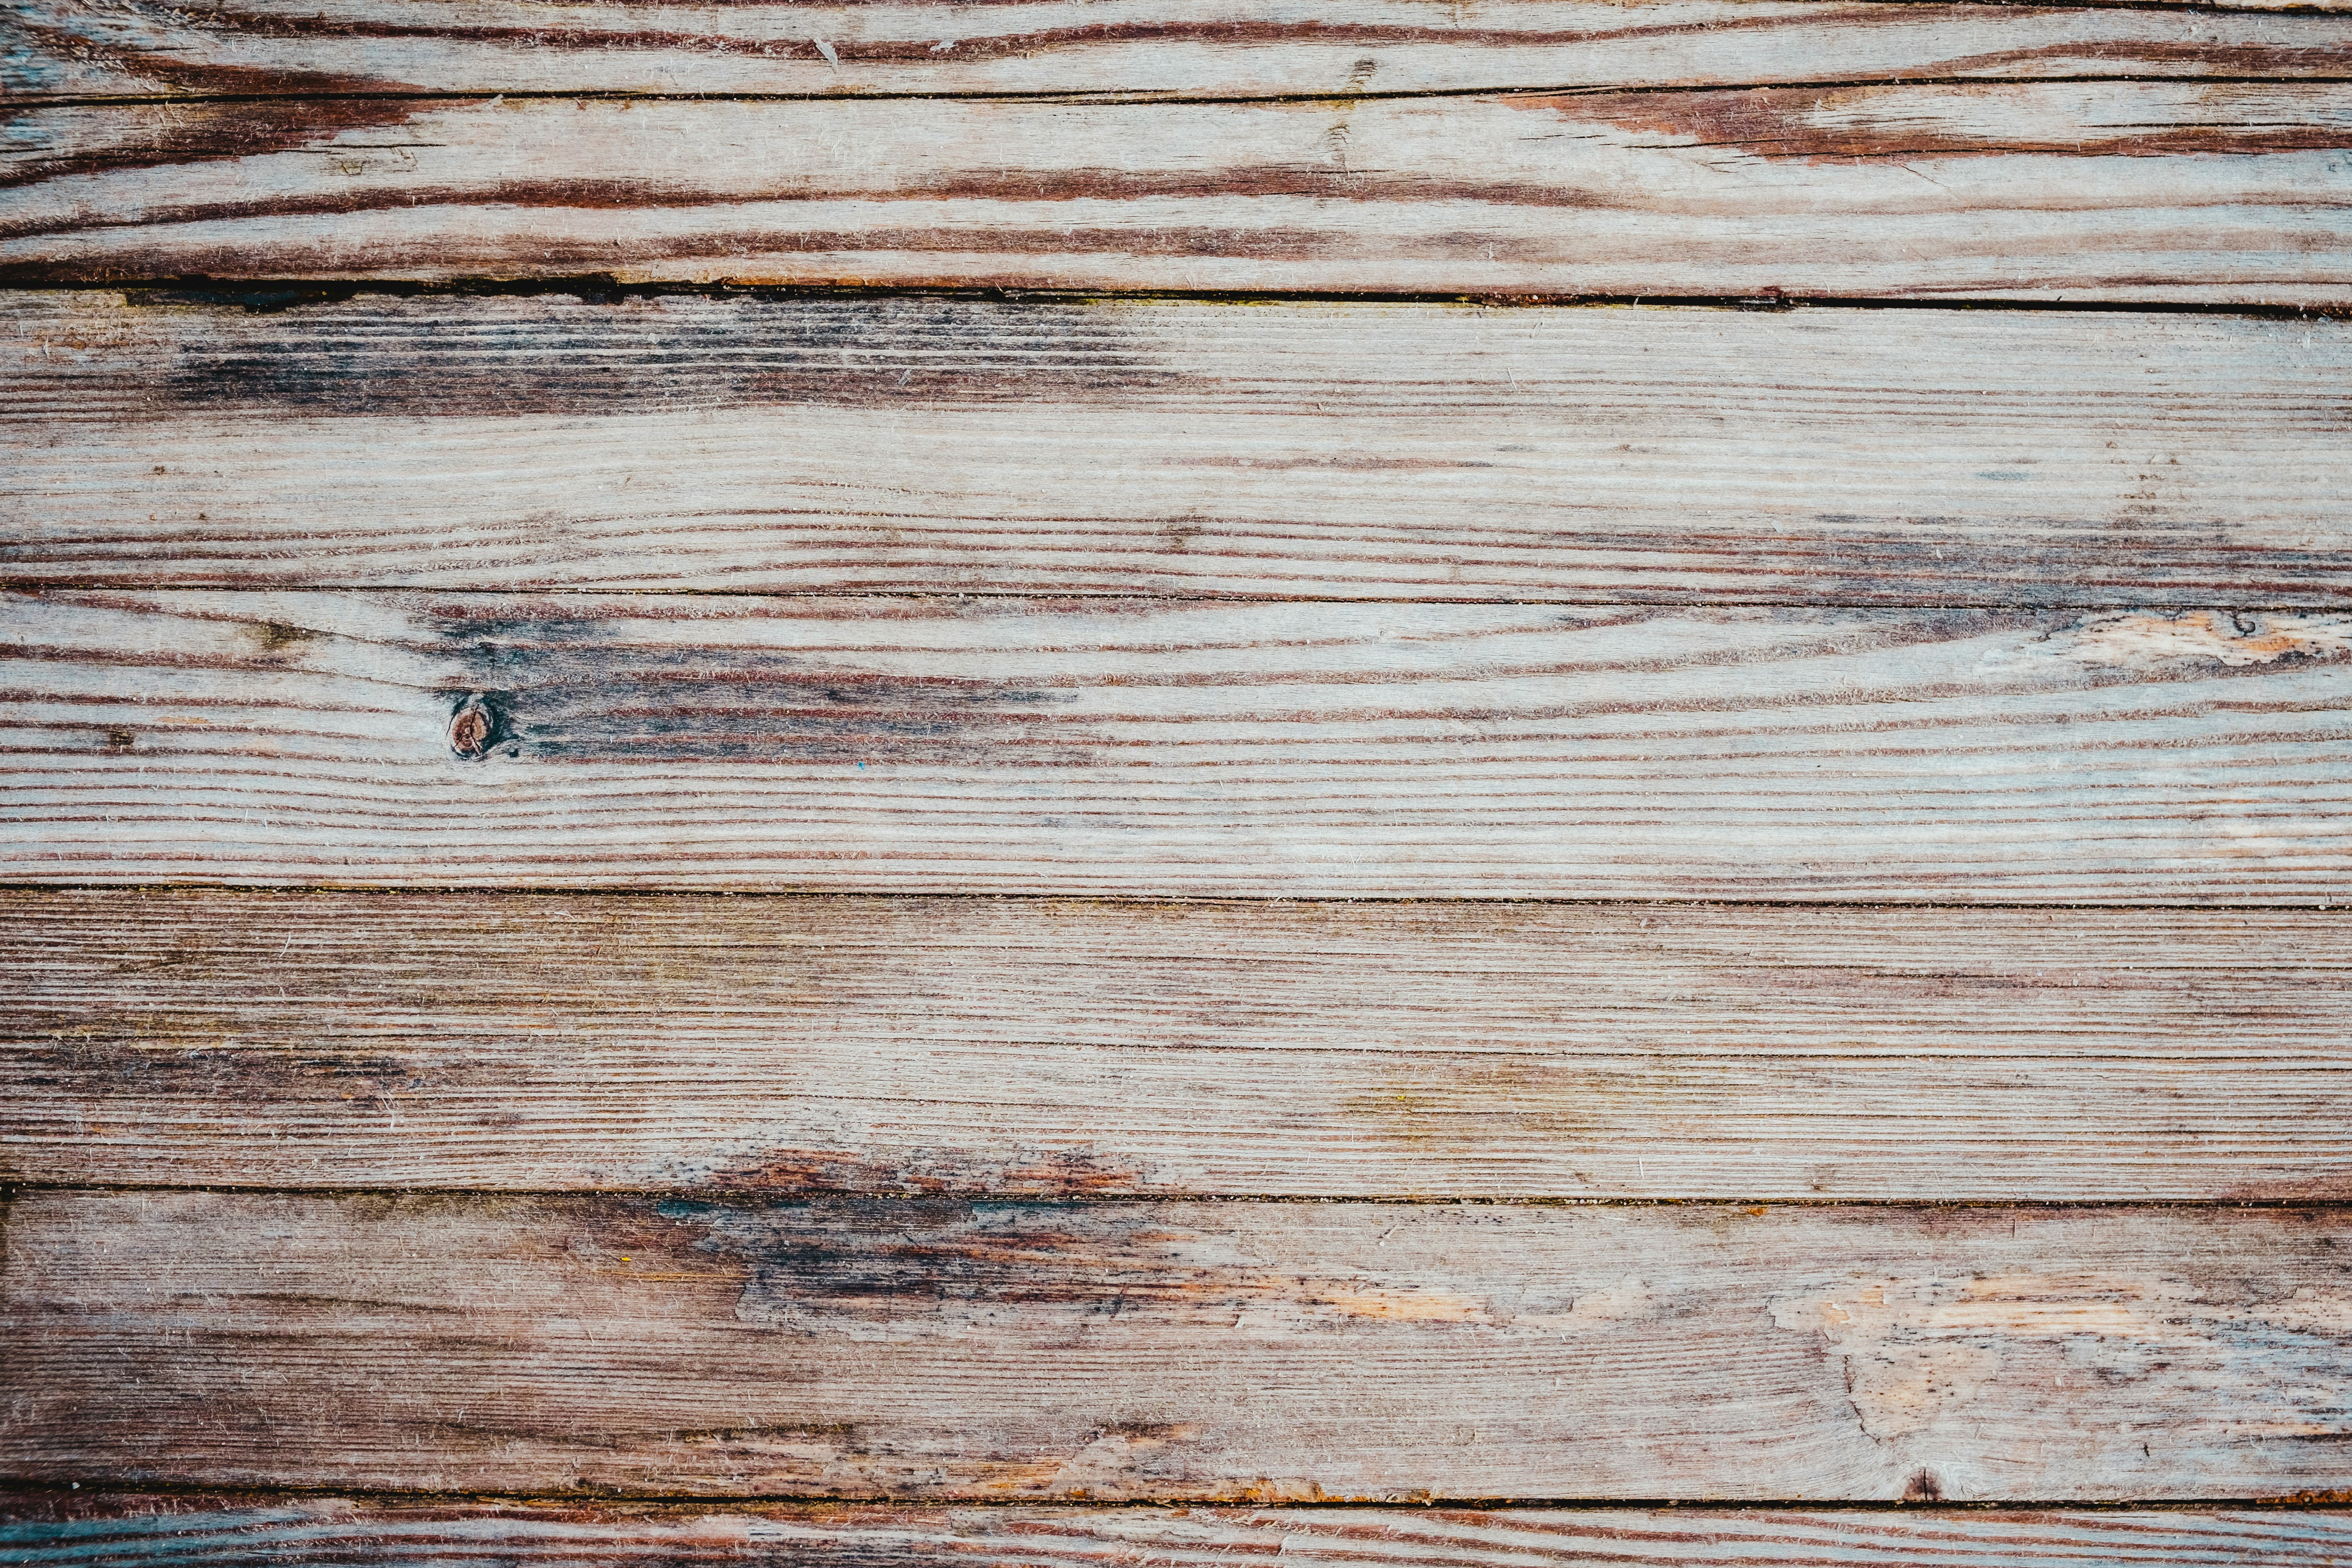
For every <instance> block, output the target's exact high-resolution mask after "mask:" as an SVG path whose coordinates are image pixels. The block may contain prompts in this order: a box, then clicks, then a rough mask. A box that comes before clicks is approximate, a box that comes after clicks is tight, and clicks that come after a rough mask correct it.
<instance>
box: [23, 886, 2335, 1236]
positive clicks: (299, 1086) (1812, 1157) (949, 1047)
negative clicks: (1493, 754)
mask: <svg viewBox="0 0 2352 1568" xmlns="http://www.w3.org/2000/svg"><path fill="white" fill-rule="evenodd" d="M0 972H5V973H7V974H9V975H10V977H11V980H10V986H9V991H8V994H7V995H6V996H5V998H0V1162H5V1163H4V1164H0V1170H5V1174H6V1175H7V1176H8V1177H9V1178H10V1179H12V1180H15V1181H18V1182H38V1183H50V1184H122V1183H142V1184H167V1185H185V1186H206V1187H219V1186H248V1187H249V1186H268V1187H278V1188H291V1187H300V1186H310V1187H327V1188H356V1187H385V1188H412V1189H414V1188H436V1187H437V1188H474V1189H490V1188H505V1189H515V1190H532V1189H541V1190H546V1189H558V1188H588V1187H604V1188H611V1187H635V1188H641V1189H676V1190H697V1189H700V1190H706V1191H709V1190H719V1191H743V1190H748V1189H770V1190H777V1191H784V1192H804V1191H811V1190H833V1191H850V1192H864V1193H873V1194H996V1195H1006V1194H1025V1195H1030V1196H1055V1195H1086V1194H1093V1195H1097V1196H1108V1195H1115V1194H1130V1195H1132V1194H1171V1195H1183V1194H1286V1195H1292V1196H1300V1197H1312V1196H1326V1197H1329V1196H1357V1197H1396V1196H1423V1197H1426V1196H1457V1197H1501V1198H1528V1197H1542V1196H1610V1197H1675V1198H1697V1197H1717V1198H1720V1197H1727V1196H1735V1195H1737V1196H1751V1197H1796V1198H1821V1197H1828V1198H1846V1199H1881V1200H1885V1199H1895V1200H1903V1199H1911V1200H1918V1199H1937V1200H1946V1201H1960V1200H2001V1199H2011V1200H2013V1199H2035V1200H2042V1201H2058V1202H2084V1201H2102V1202H2113V1201H2116V1200H2131V1199H2143V1200H2144V1199H2149V1198H2168V1199H2191V1200H2215V1199H2237V1200H2249V1199H2261V1200H2272V1201H2275V1200H2279V1199H2286V1198H2296V1199H2310V1198H2334V1199H2344V1198H2352V1053H2347V1047H2346V1046H2345V1041H2346V1040H2347V1038H2352V999H2347V984H2346V981H2347V973H2352V948H2347V941H2346V931H2345V927H2344V922H2343V921H2342V920H2341V919H2340V918H2338V917H2337V916H2336V915H2335V914H2334V913H2332V912H2330V913H2321V912H2317V911H2273V912H2262V911H2244V910H2232V911H2229V912H2226V913H2199V912H2192V911H2182V910H2079V911H2077V910H2031V911H2024V910H1950V909H1929V910H1903V909H1877V910H1852V909H1840V908H1831V909H1811V910H1800V909H1752V908H1749V909H1742V908H1729V909H1706V908H1696V909H1695V908H1687V907H1671V906H1669V907H1660V906H1655V905H1643V906H1634V907H1628V908H1616V909H1611V908H1596V907H1589V906H1558V905H1500V906H1497V905H1475V904H1466V905H1465V904H1450V903H1449V904H1434V905H1412V904H1405V905H1394V904H1388V905H1382V904H1359V905H1329V904H1323V905H1301V904H1249V905H1216V904H1176V905H1167V904H1140V905H1139V904H1074V903H1064V902H1041V901H1034V900H973V899H948V900H905V899H832V898H824V899H782V900H775V899H709V898H679V897H667V896H665V897H650V898H647V897H638V898H625V899H621V898H607V897H599V896H594V895H577V896H572V897H564V898H548V897H512V896H481V895H468V896H453V895H380V894H334V893H303V894H282V893H229V892H216V891H204V892H179V893H159V892H130V891H122V892H107V893H89V892H57V893H43V892H26V891H0Z"/></svg>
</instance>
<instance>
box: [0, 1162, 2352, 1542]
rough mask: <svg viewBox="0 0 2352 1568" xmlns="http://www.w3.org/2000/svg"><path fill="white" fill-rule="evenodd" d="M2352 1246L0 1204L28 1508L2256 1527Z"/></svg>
mask: <svg viewBox="0 0 2352 1568" xmlns="http://www.w3.org/2000/svg"><path fill="white" fill-rule="evenodd" d="M2346 1222H2347V1213H2346V1211H2345V1210H2343V1209H2341V1208H2334V1209H2325V1210H2299V1211H2278V1210H2271V1211H2238V1210H2210V1209H2207V1210H2172V1209H2157V1208H2150V1209H2140V1210H2132V1211H2046V1210H2011V1211H2008V1212H2005V1213H2004V1212H2000V1211H1981V1210H1964V1211H1951V1212H1941V1213H1921V1214H1912V1215H1903V1214H1896V1213H1892V1212H1890V1211H1887V1210H1885V1209H1881V1208H1871V1209H1862V1210H1853V1211H1846V1212H1841V1211H1836V1210H1826V1209H1819V1208H1811V1207H1807V1208H1801V1209H1790V1208H1773V1207H1771V1206H1769V1205H1758V1206H1755V1207H1752V1208H1738V1207H1732V1206H1728V1205H1721V1206H1715V1207H1711V1208H1710V1207H1703V1206H1699V1205H1691V1206H1685V1207H1676V1208H1663V1209H1651V1210H1643V1211H1630V1210H1623V1209H1591V1208H1544V1209H1533V1208H1520V1207H1507V1206H1503V1207H1497V1206H1467V1207H1465V1206H1458V1205H1350V1204H1346V1203H1327V1204H1322V1205H1316V1206H1315V1207H1313V1208H1308V1207H1306V1206H1304V1205H1246V1204H1217V1205H1184V1204H1171V1203H1160V1204H1137V1205H1036V1204H1018V1203H992V1204H991V1203H979V1204H975V1203H943V1202H935V1203H910V1202H906V1201H897V1202H887V1203H877V1202H875V1201H871V1200H866V1201H858V1200H835V1201H829V1202H816V1203H800V1204H771V1205H744V1204H732V1205H730V1204H716V1203H709V1202H688V1201H685V1200H680V1199H670V1200H665V1201H658V1202H656V1201H650V1200H637V1199H615V1198H611V1197H577V1198H572V1199H565V1200H549V1199H514V1198H501V1199H479V1198H450V1197H446V1196H439V1195H420V1196H413V1197H396V1196H389V1195H384V1194H374V1195H370V1196H364V1197H357V1198H346V1199H336V1198H323V1197H317V1196H299V1197H282V1196H281V1197H268V1198H265V1197H258V1196H246V1195H238V1194H119V1195H118V1194H97V1193H75V1194H58V1193H33V1194H17V1195H16V1197H15V1198H14V1200H13V1201H12V1205H11V1209H10V1214H9V1220H8V1237H9V1261H8V1268H7V1272H6V1274H5V1279H0V1289H5V1298H4V1299H5V1308H6V1316H7V1328H8V1331H9V1342H10V1345H11V1355H12V1359H13V1361H14V1363H15V1365H16V1368H17V1369H18V1371H17V1379H16V1381H17V1394H16V1397H15V1398H14V1399H13V1400H12V1402H11V1404H10V1405H9V1406H8V1408H7V1410H6V1411H5V1415H0V1470H5V1472H6V1473H7V1474H9V1475H10V1476H12V1477H13V1478H15V1479H18V1480H22V1481H45V1482H49V1483H52V1484H58V1485H62V1484H63V1483H64V1482H65V1481H66V1480H68V1479H80V1480H82V1481H83V1482H84V1484H89V1483H91V1482H99V1483H103V1484H112V1485H131V1486H135V1485H140V1484H143V1483H146V1482H151V1481H152V1482H171V1483H175V1484H182V1485H196V1486H210V1487H221V1486H232V1487H234V1486H247V1485H254V1484H259V1483H258V1481H257V1478H260V1477H263V1476H267V1477H268V1478H270V1484H278V1483H295V1484H303V1485H312V1486H326V1487H355V1488H390V1489H438V1490H446V1489H457V1490H488V1491H525V1492H528V1491H544V1490H547V1489H585V1490H604V1491H616V1492H632V1491H636V1490H640V1489H642V1490H645V1491H648V1492H661V1493H676V1492H679V1491H690V1492H701V1493H704V1494H706V1495H729V1494H736V1493H743V1494H760V1493H777V1492H794V1493H803V1494H828V1495H834V1496H841V1497H874V1496H892V1497H898V1498H902V1499H908V1500H914V1499H920V1498H932V1499H940V1500H947V1499H952V1498H955V1497H959V1496H994V1497H1000V1498H1024V1497H1059V1498H1064V1499H1094V1500H1140V1499H1153V1500H1179V1499H1181V1500H1202V1501H1209V1500H1230V1501H1261V1502H1262V1501H1274V1500H1298V1501H1312V1500H1320V1499H1323V1498H1327V1497H1335V1498H1346V1499H1353V1500H1363V1501H1376V1500H1389V1501H1403V1500H1423V1499H1429V1498H1435V1497H1446V1496H1452V1497H1486V1498H1495V1499H1506V1498H1524V1497H1562V1496H1575V1497H1584V1498H1591V1499H1600V1498H1612V1497H1620V1496H1623V1495H1627V1494H1634V1495H1651V1496H1655V1495H1657V1494H1659V1493H1661V1492H1664V1493H1665V1494H1667V1495H1669V1496H1681V1497H1685V1498H1714V1499H1717V1500H1744V1499H1755V1498H1762V1497H1792V1496H1793V1497H1805V1496H1809V1495H1811V1494H1814V1493H1817V1492H1818V1493H1825V1494H1828V1495H1831V1496H1834V1497H1838V1498H1842V1499H1845V1500H1895V1499H1897V1498H1901V1497H1906V1496H1909V1497H1913V1498H1926V1497H1933V1496H1941V1497H1942V1498H1944V1499H1946V1500H1954V1501H1969V1500H2000V1499H2004V1498H2015V1497H2044V1496H2048V1495H2050V1494H2051V1493H2052V1492H2053V1491H2057V1490H2062V1489H2063V1490H2065V1491H2068V1492H2071V1493H2073V1494H2074V1495H2077V1496H2083V1497H2087V1498H2096V1499H2102V1500H2117V1501H2120V1500H2134V1499H2137V1498H2143V1497H2167V1498H2182V1497H2189V1498H2194V1497H2200V1496H2205V1495H2220V1496H2230V1495H2242V1494H2246V1493H2252V1492H2269V1493H2271V1494H2273V1495H2276V1494H2278V1493H2291V1492H2294V1491H2295V1490H2298V1489H2324V1488H2326V1487H2328V1486H2331V1485H2334V1484H2336V1482H2337V1481H2339V1480H2340V1479H2341V1475H2342V1472H2341V1467H2340V1465H2339V1464H2337V1463H2336V1458H2335V1455H2336V1448H2337V1447H2340V1444H2341V1442H2342V1440H2343V1436H2344V1433H2345V1431H2346V1426H2345V1422H2346V1415H2345V1411H2344V1408H2343V1403H2342V1400H2341V1398H2340V1396H2339V1395H2338V1394H2337V1393H2336V1390H2337V1388H2338V1387H2339V1385H2340V1383H2341V1379H2342V1375H2343V1372H2344V1368H2345V1367H2346V1365H2347V1355H2352V1318H2347V1315H2346V1304H2347V1301H2352V1264H2347V1261H2346V1258H2347V1249H2346V1248H2344V1247H2341V1246H2339V1245H2338V1243H2339V1242H2340V1240H2341V1236H2342V1231H2343V1227H2344V1226H2345V1224H2346ZM2223 1413H2226V1414H2223ZM1596 1433H1606V1434H1608V1436H1607V1437H1606V1439H1605V1440H1604V1439H1597V1438H1596V1437H1595V1436H1594V1435H1595V1434H1596Z"/></svg>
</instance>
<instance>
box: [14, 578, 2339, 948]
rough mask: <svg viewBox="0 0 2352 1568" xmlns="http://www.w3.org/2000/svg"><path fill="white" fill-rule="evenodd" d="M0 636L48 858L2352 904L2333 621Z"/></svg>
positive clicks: (1023, 609) (427, 617) (391, 608)
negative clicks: (2346, 900) (2348, 899)
mask: <svg viewBox="0 0 2352 1568" xmlns="http://www.w3.org/2000/svg"><path fill="white" fill-rule="evenodd" d="M0 636H5V651H6V652H7V654H8V656H9V657H8V658H7V659H6V661H5V666H0V694H5V699H6V701H7V709H6V714H5V723H6V728H5V731H0V735H5V751H0V774H5V780H6V785H5V789H6V805H5V822H0V826H5V840H0V842H5V858H0V868H5V870H4V871H0V875H5V877H6V878H7V879H16V880H22V881H37V882H44V883H55V882H66V883H84V882H153V881H202V882H218V881H231V882H268V883H303V884H316V883H324V884H345V885H368V886H382V885H415V886H420V887H452V888H496V887H509V888H511V887H517V886H523V887H549V888H558V887H561V888H573V889H586V888H597V887H604V888H648V889H745V890H752V889H768V890H815V891H864V892H950V893H966V894H971V893H988V892H1066V893H1083V894H1087V895H1090V896H1097V895H1118V896H1144V897H1151V896H1166V895H1180V894H1181V895H1186V896H1208V895H1248V896H1265V895H1285V896H1292V895H1295V896H1315V897H1329V896H1347V897H1367V896H1378V897H1427V896H1436V897H1446V898H1468V897H1495V896H1512V897H1543V898H1627V897H1631V898H1706V899H1725V898H1735V899H1798V900H1894V901H1901V902H1994V903H2000V902H2019V901H2030V902H2052V901H2072V902H2091V903H2146V902H2151V901H2157V902H2163V901H2175V902H2197V901H2209V902H2219V903H2231V904H2242V905H2254V904H2263V903H2282V902H2318V903H2328V902H2333V901H2336V900H2341V899H2343V898H2344V897H2346V896H2347V888H2352V879H2347V869H2352V867H2347V859H2346V851H2345V847H2344V846H2345V837H2344V824H2345V816H2344V801H2345V796H2346V790H2347V783H2346V780H2347V760H2352V759H2347V743H2352V731H2347V728H2346V724H2345V720H2344V715H2343V705H2344V695H2343V694H2344V690H2345V684H2344V680H2345V675H2346V672H2347V648H2352V623H2347V622H2346V620H2345V619H2344V617H2341V616H2332V615H2324V614H2309V613H2300V612H2297V613H2287V612H2246V613H2237V612H2221V611H2211V612H2180V613H2175V612H2148V613H2134V612H2094V613H2088V614H2085V613H2080V612H2059V613H2039V612H2008V611H1940V612H1929V611H1862V610H1853V611H1829V610H1762V609H1751V610H1687V609H1642V608H1637V607H1625V606H1618V607H1602V606H1583V607H1575V606H1559V605H1520V606H1512V605H1350V604H1229V605H1215V604H1200V603H1192V604H1181V603H1180V604H1171V603H1170V602H1166V601H1134V600H1123V601H1113V600H1102V599H1088V600H1077V601H1067V602H1062V603H1054V602H1039V601H1028V600H1018V601H1016V600H1003V599H969V600H955V599H948V598H937V599H913V598H887V599H885V598H809V599H785V598H767V597H761V596H757V595H752V596H734V597H728V596H678V595H634V596H633V595H620V596H606V597H601V598H600V597H596V596H592V595H549V596H544V597H541V598H526V597H513V596H499V595H437V596H436V595H422V594H237V593H210V592H205V591H196V590H176V591H161V592H151V593H132V592H127V591H126V592H120V593H99V592H89V593H66V592H58V593H52V594H45V595H37V596H36V595H16V596H13V597H11V598H10V599H8V600H7V601H6V602H5V619H0ZM476 753H479V754H476Z"/></svg>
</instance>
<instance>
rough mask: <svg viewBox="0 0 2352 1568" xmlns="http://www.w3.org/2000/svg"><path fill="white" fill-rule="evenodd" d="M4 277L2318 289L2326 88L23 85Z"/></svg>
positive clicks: (2335, 294) (2340, 92)
mask: <svg viewBox="0 0 2352 1568" xmlns="http://www.w3.org/2000/svg"><path fill="white" fill-rule="evenodd" d="M12 138H13V140H12V144H11V145H10V147H9V148H8V149H7V151H6V152H5V153H0V180H5V182H6V183H7V184H9V185H10V187H11V188H10V190H9V191H8V194H7V196H6V201H5V207H0V280H6V281H13V282H18V283H24V282H44V281H50V282H53V281H65V280H85V281H88V280H95V281H107V280H113V279H168V278H176V277H184V276H189V275H206V276H212V277H223V278H246V279H269V278H320V279H331V278H375V279H425V280H432V279H461V278H470V277H499V278H515V277H549V276H568V275H573V274H580V273H592V272H593V273H610V274H612V275H613V276H614V277H616V278H619V279H622V280H624V281H655V280H665V279H667V280H677V281H696V282H716V281H731V282H734V283H740V284H824V285H834V284H857V285H888V286H892V287H902V288H918V287H949V286H952V287H975V286H977V287H993V288H1017V289H1037V288H1065V289H1266V290H1283V289H1320V290H1345V289H1387V290H1406V291H1452V292H1466V293H1513V292H1522V293H1551V294H1610V295H1658V294H1663V295H1670V296H1719V295H1727V294H1733V295H1752V294H1762V293H1768V292H1779V293H1782V294H1786V295H1790V296H1796V297H1815V296H1821V297H1828V296H1855V295H1860V296H1869V297H1884V298H1922V299H1925V298H1951V299H2015V300H2143V301H2166V300H2177V301H2187V302H2205V303H2237V304H2269V305H2291V306H2310V307H2336V306H2342V305H2346V304H2347V303H2352V270H2347V263H2346V262H2345V260H2344V258H2345V257H2346V256H2347V254H2352V247H2347V243H2346V238H2347V220H2346V216H2345V213H2346V195H2347V191H2352V174H2347V169H2352V164H2347V160H2346V158H2345V151H2346V149H2347V146H2352V87H2347V86H2344V85H2340V84H2335V83H2323V82H2294V81H2276V82H2271V81H2261V82H2252V83H2230V84H2224V83H2204V82H2198V81H2193V80H2176V81H2111V82H2110V81H2091V82H1981V83H1969V84H1964V85H1958V86H1858V87H1852V88H1843V89H1829V90H1824V89H1808V88H1766V89H1748V90H1730V89H1725V90H1718V91H1702V92H1661V91H1623V92H1613V91H1612V92H1592V93H1565V94H1562V93H1553V94H1548V95H1531V96H1496V97H1475V98H1444V99H1400V100H1361V99H1356V98H1342V99H1337V100H1328V101H1292V102H1267V103H1255V104H1184V103H1154V102H1139V103H1118V104H1103V103H1089V102H1037V101H1009V100H1006V101H968V100H924V101H921V102H919V103H917V102H907V101H889V102H871V101H860V100H837V101H806V100H803V101H772V102H752V101H677V100H632V99H622V100H601V99H600V100H590V99H580V100H572V101H569V102H567V101H564V100H543V99H534V100H523V99H506V100H499V101H496V102H492V101H488V100H480V99H473V100H430V99H414V98H407V99H390V100H384V99H377V100H370V99H364V98H330V99H317V100H284V101H280V102H277V103H274V104H272V103H258V104H252V103H212V104H206V103H201V102H199V103H189V104H179V103H162V104H148V105H126V106H118V107H71V108H68V107H45V106H41V105H30V106H26V107H25V108H23V109H21V110H18V111H17V113H16V120H15V121H14V123H13V127H12Z"/></svg>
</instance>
